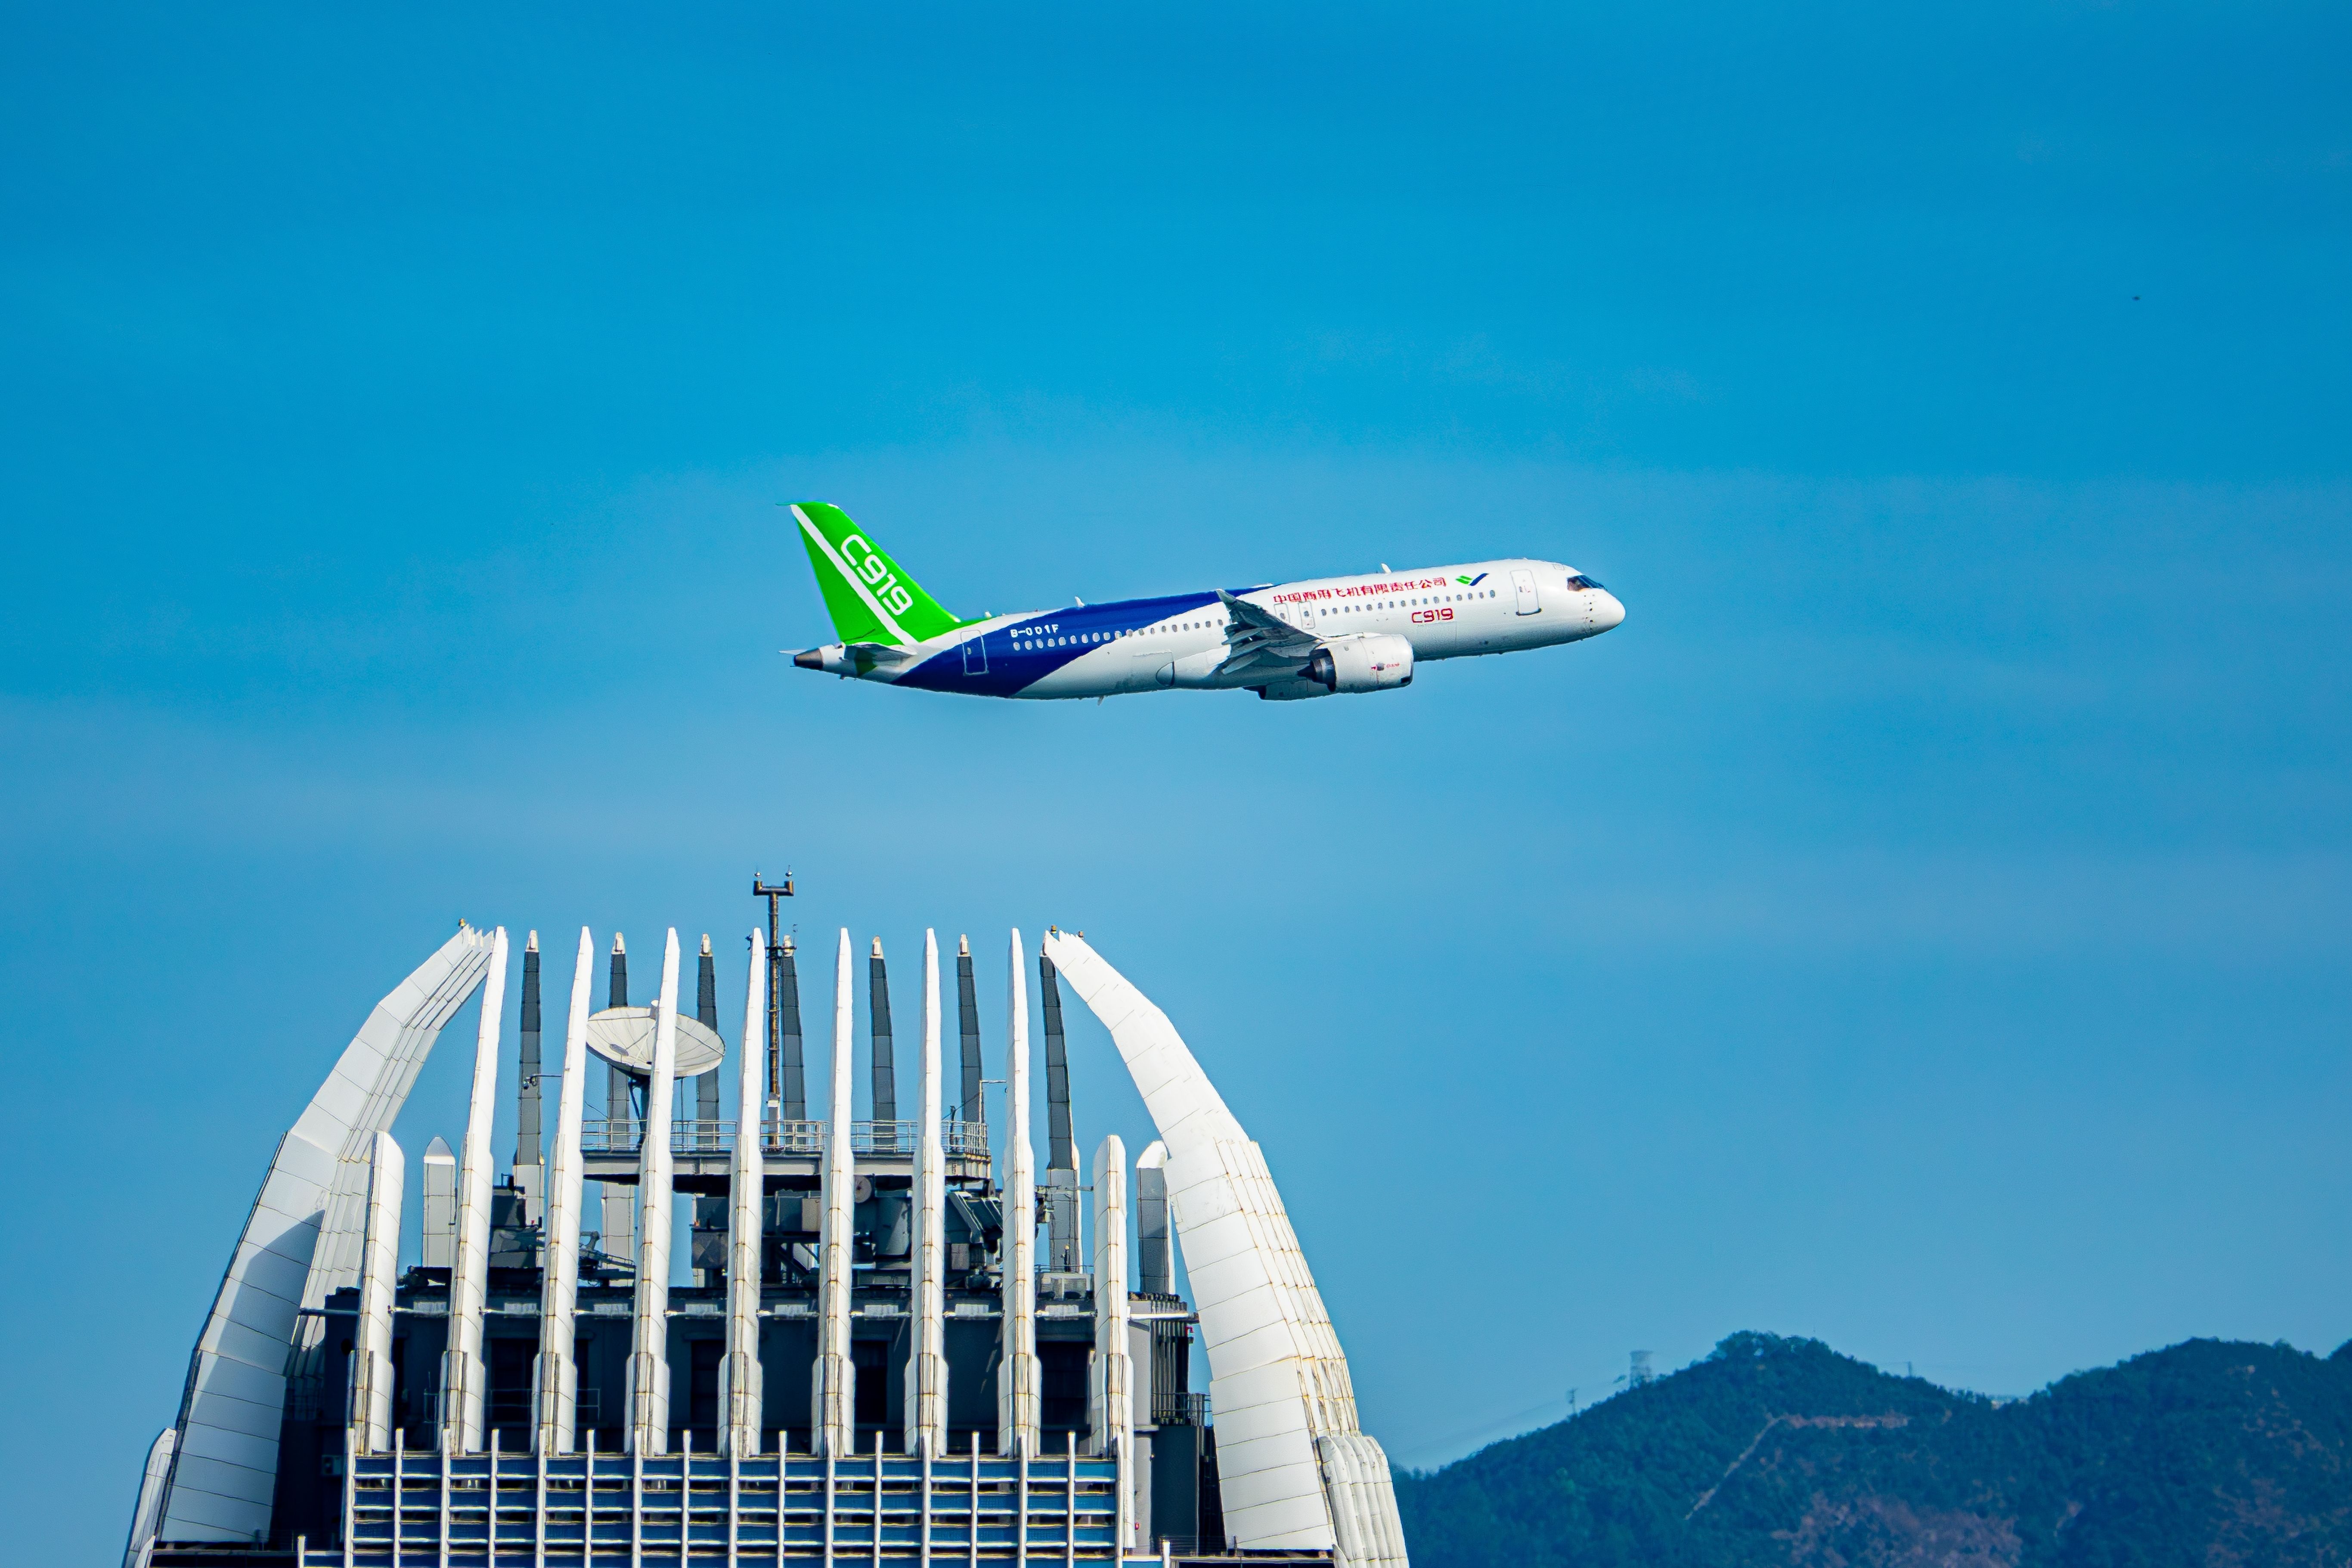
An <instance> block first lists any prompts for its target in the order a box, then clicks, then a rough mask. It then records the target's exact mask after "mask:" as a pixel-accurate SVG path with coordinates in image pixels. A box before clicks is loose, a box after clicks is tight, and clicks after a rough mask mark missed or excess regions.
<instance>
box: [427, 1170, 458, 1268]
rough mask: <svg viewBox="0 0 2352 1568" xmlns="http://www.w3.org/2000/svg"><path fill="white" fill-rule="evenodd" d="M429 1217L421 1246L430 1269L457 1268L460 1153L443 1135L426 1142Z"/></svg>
mask: <svg viewBox="0 0 2352 1568" xmlns="http://www.w3.org/2000/svg"><path fill="white" fill-rule="evenodd" d="M424 1164H425V1170H424V1176H425V1217H424V1222H423V1223H422V1224H421V1225H420V1226H418V1227H417V1230H418V1236H417V1241H418V1245H419V1246H420V1247H422V1248H423V1249H424V1263H425V1268H454V1267H455V1266H456V1264H457V1154H456V1153H455V1152H452V1151H451V1149H450V1147H449V1145H448V1144H447V1143H446V1142H444V1141H443V1140H441V1139H439V1138H436V1139H434V1140H433V1142H430V1143H427V1144H426V1145H425V1161H424Z"/></svg>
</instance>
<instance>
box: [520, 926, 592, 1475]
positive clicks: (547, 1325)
mask: <svg viewBox="0 0 2352 1568" xmlns="http://www.w3.org/2000/svg"><path fill="white" fill-rule="evenodd" d="M595 959H596V942H595V938H594V936H593V935H592V934H591V933H590V931H589V930H588V928H587V927H586V926H582V927H581V928H580V951H579V954H578V956H577V957H576V958H575V959H574V960H573V961H572V1012H571V1016H570V1017H569V1018H567V1019H566V1020H565V1023H564V1026H563V1089H562V1098H561V1099H560V1100H558V1102H557V1106H556V1112H555V1152H554V1156H553V1158H554V1163H552V1164H551V1166H550V1167H549V1169H548V1178H547V1236H546V1246H545V1247H543V1248H542V1249H541V1261H542V1262H543V1264H544V1266H545V1267H544V1269H543V1271H542V1272H541V1277H540V1303H539V1356H538V1359H537V1360H536V1362H535V1363H533V1366H532V1373H531V1427H532V1438H531V1440H532V1444H533V1446H534V1447H535V1448H536V1450H537V1451H538V1452H540V1453H542V1454H568V1453H570V1452H571V1451H572V1432H573V1413H574V1411H575V1410H576V1409H577V1408H578V1405H579V1394H580V1369H579V1368H578V1367H575V1366H573V1365H572V1310H573V1309H574V1308H576V1307H577V1306H578V1305H579V1300H580V1205H581V1202H582V1185H583V1184H582V1182H581V1171H580V1166H581V1155H580V1123H581V1120H582V1117H583V1114H584V1112H583V1107H584V1106H585V1105H586V1103H587V1100H588V1062H589V1052H588V1007H589V1001H588V987H589V985H590V984H591V983H592V981H593V977H594V965H595Z"/></svg>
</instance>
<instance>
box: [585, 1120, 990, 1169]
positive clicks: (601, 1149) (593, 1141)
mask: <svg viewBox="0 0 2352 1568" xmlns="http://www.w3.org/2000/svg"><path fill="white" fill-rule="evenodd" d="M739 1128H740V1124H739V1123H737V1122H734V1121H673V1122H671V1123H670V1128H669V1146H670V1151H671V1152H673V1153H677V1154H710V1153H729V1152H733V1150H734V1148H735V1139H736V1135H737V1132H738V1131H739ZM825 1132H826V1127H825V1123H824V1122H822V1121H783V1120H782V1119H781V1118H776V1117H771V1118H769V1119H768V1120H767V1121H763V1122H761V1124H760V1149H761V1152H762V1153H766V1154H773V1155H780V1156H782V1157H783V1158H786V1159H790V1158H792V1157H793V1156H795V1155H802V1156H805V1157H808V1158H811V1159H814V1158H815V1157H816V1156H818V1155H820V1154H822V1153H824V1145H825ZM921 1132H922V1125H921V1123H919V1122H915V1121H853V1122H851V1123H850V1124H849V1150H850V1152H851V1153H853V1154H867V1155H880V1156H888V1155H893V1154H904V1155H908V1156H910V1157H911V1156H912V1155H913V1153H914V1152H915V1145H916V1143H917V1142H919V1139H920V1137H921ZM645 1136H646V1124H645V1123H644V1122H643V1121H636V1120H634V1119H632V1120H629V1121H583V1122H582V1123H581V1124H580V1147H581V1149H582V1151H583V1152H586V1153H591V1154H630V1153H635V1152H636V1151H637V1150H638V1149H639V1148H640V1147H641V1146H642V1145H643V1143H644V1142H645ZM940 1149H941V1151H942V1152H945V1153H948V1154H950V1155H955V1156H958V1157H960V1158H964V1159H974V1160H985V1159H986V1158H988V1123H986V1122H985V1121H943V1122H941V1123H940Z"/></svg>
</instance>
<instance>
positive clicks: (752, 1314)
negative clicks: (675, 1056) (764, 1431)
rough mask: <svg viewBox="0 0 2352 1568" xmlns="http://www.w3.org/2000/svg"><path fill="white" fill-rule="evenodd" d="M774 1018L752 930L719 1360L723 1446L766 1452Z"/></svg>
mask: <svg viewBox="0 0 2352 1568" xmlns="http://www.w3.org/2000/svg"><path fill="white" fill-rule="evenodd" d="M767 1019H768V944H767V942H766V941H765V940H764V939H762V938H761V935H760V933H759V932H758V931H752V933H751V984H750V985H749V986H748V987H747V988H746V989H745V991H744V993H743V1033H742V1034H741V1035H740V1037H739V1038H740V1042H741V1043H740V1045H739V1046H738V1047H736V1051H735V1056H736V1062H735V1068H736V1075H735V1076H736V1083H735V1117H736V1121H735V1160H734V1163H733V1166H732V1168H731V1169H730V1173H729V1174H728V1179H727V1355H726V1359H725V1360H723V1361H721V1362H720V1363H719V1417H720V1420H721V1421H722V1422H723V1423H724V1425H723V1426H722V1428H721V1436H720V1439H719V1440H720V1442H721V1443H722V1444H723V1445H724V1450H723V1451H724V1452H726V1453H728V1454H730V1455H733V1456H736V1457H738V1458H749V1457H751V1455H754V1454H757V1453H758V1452H759V1451H760V1443H761V1424H762V1422H763V1420H764V1418H765V1411H766V1408H767V1406H766V1404H765V1402H764V1400H763V1399H762V1398H761V1392H762V1390H761V1376H760V1267H761V1263H760V1253H761V1242H762V1240H763V1239H764V1238H763V1237H762V1235H761V1217H760V1209H761V1195H762V1194H764V1192H765V1191H766V1183H767V1162H766V1159H765V1157H764V1156H763V1155H762V1154H761V1149H760V1059H761V1058H760V1052H759V1051H758V1050H757V1049H756V1048H754V1047H753V1046H752V1043H751V1042H753V1041H754V1040H757V1039H758V1038H759V1037H760V1034H761V1030H762V1029H763V1028H764V1027H765V1026H766V1025H767Z"/></svg>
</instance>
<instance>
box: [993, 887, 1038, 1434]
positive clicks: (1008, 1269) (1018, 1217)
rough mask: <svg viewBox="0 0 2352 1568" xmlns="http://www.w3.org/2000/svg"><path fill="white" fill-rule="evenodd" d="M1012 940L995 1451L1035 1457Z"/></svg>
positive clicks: (1020, 999)
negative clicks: (1001, 1331)
mask: <svg viewBox="0 0 2352 1568" xmlns="http://www.w3.org/2000/svg"><path fill="white" fill-rule="evenodd" d="M1023 957H1024V954H1023V953H1022V951H1021V933H1020V932H1019V931H1014V932H1013V978H1012V983H1011V984H1010V985H1009V986H1008V987H1007V988H1006V994H1007V996H1008V997H1009V998H1010V1000H1009V1001H1008V1003H1007V1010H1008V1011H1009V1013H1010V1014H1011V1017H1010V1019H1009V1021H1008V1023H1007V1026H1006V1028H1005V1031H1004V1036H1005V1039H1006V1041H1007V1045H1006V1064H1005V1074H1004V1076H1005V1078H1006V1079H1007V1080H1008V1081H1007V1083H1006V1085H1005V1099H1006V1100H1007V1101H1008V1102H1009V1120H1010V1121H1011V1123H1012V1125H1011V1126H1010V1127H1009V1128H1008V1129H1007V1130H1006V1131H1005V1139H1004V1163H1005V1176H1004V1283H1003V1296H1004V1359H1003V1361H1002V1362H1000V1363H998V1364H997V1369H996V1451H997V1452H998V1453H1000V1454H1006V1455H1013V1456H1016V1457H1021V1458H1027V1457H1030V1456H1033V1455H1034V1454H1035V1453H1036V1452H1037V1379H1038V1364H1037V1172H1036V1163H1037V1156H1036V1152H1035V1151H1034V1150H1033V1149H1031V1148H1030V1146H1029V988H1028V985H1027V983H1026V978H1025V975H1024V972H1023V968H1022V960H1023Z"/></svg>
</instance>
